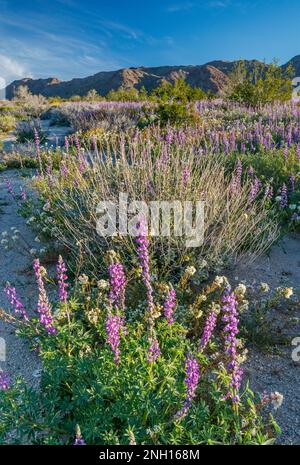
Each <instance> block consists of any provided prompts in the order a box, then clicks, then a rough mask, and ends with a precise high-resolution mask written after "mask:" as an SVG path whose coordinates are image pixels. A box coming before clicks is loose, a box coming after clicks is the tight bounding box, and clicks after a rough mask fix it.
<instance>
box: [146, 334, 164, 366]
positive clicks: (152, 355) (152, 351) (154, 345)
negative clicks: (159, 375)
mask: <svg viewBox="0 0 300 465" xmlns="http://www.w3.org/2000/svg"><path fill="white" fill-rule="evenodd" d="M160 354H161V352H160V347H159V343H158V340H157V339H156V338H153V339H152V340H151V343H150V347H149V349H148V363H152V362H155V361H156V360H157V359H158V357H159V356H160Z"/></svg>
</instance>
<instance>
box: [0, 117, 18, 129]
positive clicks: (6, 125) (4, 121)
mask: <svg viewBox="0 0 300 465" xmlns="http://www.w3.org/2000/svg"><path fill="white" fill-rule="evenodd" d="M15 127H16V120H15V117H14V116H13V115H9V114H8V115H5V114H4V115H0V132H10V131H13V130H14V129H15Z"/></svg>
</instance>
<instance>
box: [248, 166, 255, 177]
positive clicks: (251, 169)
mask: <svg viewBox="0 0 300 465" xmlns="http://www.w3.org/2000/svg"><path fill="white" fill-rule="evenodd" d="M248 172H249V176H250V177H251V178H252V176H253V174H254V170H253V166H252V165H250V166H249V171H248Z"/></svg>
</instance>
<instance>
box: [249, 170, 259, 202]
mask: <svg viewBox="0 0 300 465" xmlns="http://www.w3.org/2000/svg"><path fill="white" fill-rule="evenodd" d="M260 188H261V182H260V180H259V179H258V177H257V176H255V178H254V181H253V182H252V183H251V189H250V193H249V200H250V202H253V200H255V198H256V197H257V194H258V193H259V190H260Z"/></svg>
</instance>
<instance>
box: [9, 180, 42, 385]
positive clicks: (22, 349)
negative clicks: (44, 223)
mask: <svg viewBox="0 0 300 465" xmlns="http://www.w3.org/2000/svg"><path fill="white" fill-rule="evenodd" d="M6 176H9V179H10V181H11V183H12V185H13V188H14V190H15V192H20V188H21V186H23V185H24V180H22V179H21V178H20V175H19V173H18V172H17V171H9V172H6V173H0V236H1V233H2V232H4V231H10V228H11V227H16V228H17V229H18V230H19V231H20V232H21V233H22V235H23V236H24V237H25V239H26V241H27V242H28V243H31V244H34V238H35V237H34V234H33V232H32V231H31V230H30V229H29V227H28V226H27V225H26V222H25V220H24V219H23V218H22V217H20V216H19V215H18V214H17V205H16V203H15V201H14V200H13V199H12V197H11V196H10V194H9V193H8V192H7V188H6V185H5V177H6ZM10 235H11V233H10ZM31 262H32V259H31V257H30V256H29V254H27V253H24V251H23V253H22V251H21V250H20V251H19V250H18V249H17V248H16V247H14V248H13V249H12V250H8V251H4V249H3V247H1V248H0V307H2V308H8V302H7V298H6V295H5V294H4V292H3V288H4V286H5V284H6V282H7V281H8V282H10V283H11V284H12V285H14V286H15V287H16V289H17V292H18V294H19V296H20V297H21V300H22V302H23V304H24V306H25V308H26V309H28V311H30V310H32V309H33V307H34V305H35V304H36V300H37V291H36V286H35V280H34V275H33V273H32V272H31V270H32V268H31V264H32V263H31ZM0 337H1V338H3V339H4V340H5V345H6V361H5V362H3V361H1V362H0V367H1V368H2V369H3V370H4V371H7V372H9V374H10V375H11V376H12V377H15V376H16V375H17V374H18V375H21V376H22V377H24V379H25V380H26V381H27V382H29V383H30V384H34V383H35V380H36V379H37V375H38V372H37V370H38V369H39V359H38V357H37V356H36V355H35V354H34V353H33V352H30V351H29V349H28V346H27V344H26V342H25V341H23V340H21V339H20V338H18V337H16V336H15V334H14V330H13V328H12V327H11V326H10V325H8V324H6V323H3V321H1V320H0Z"/></svg>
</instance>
